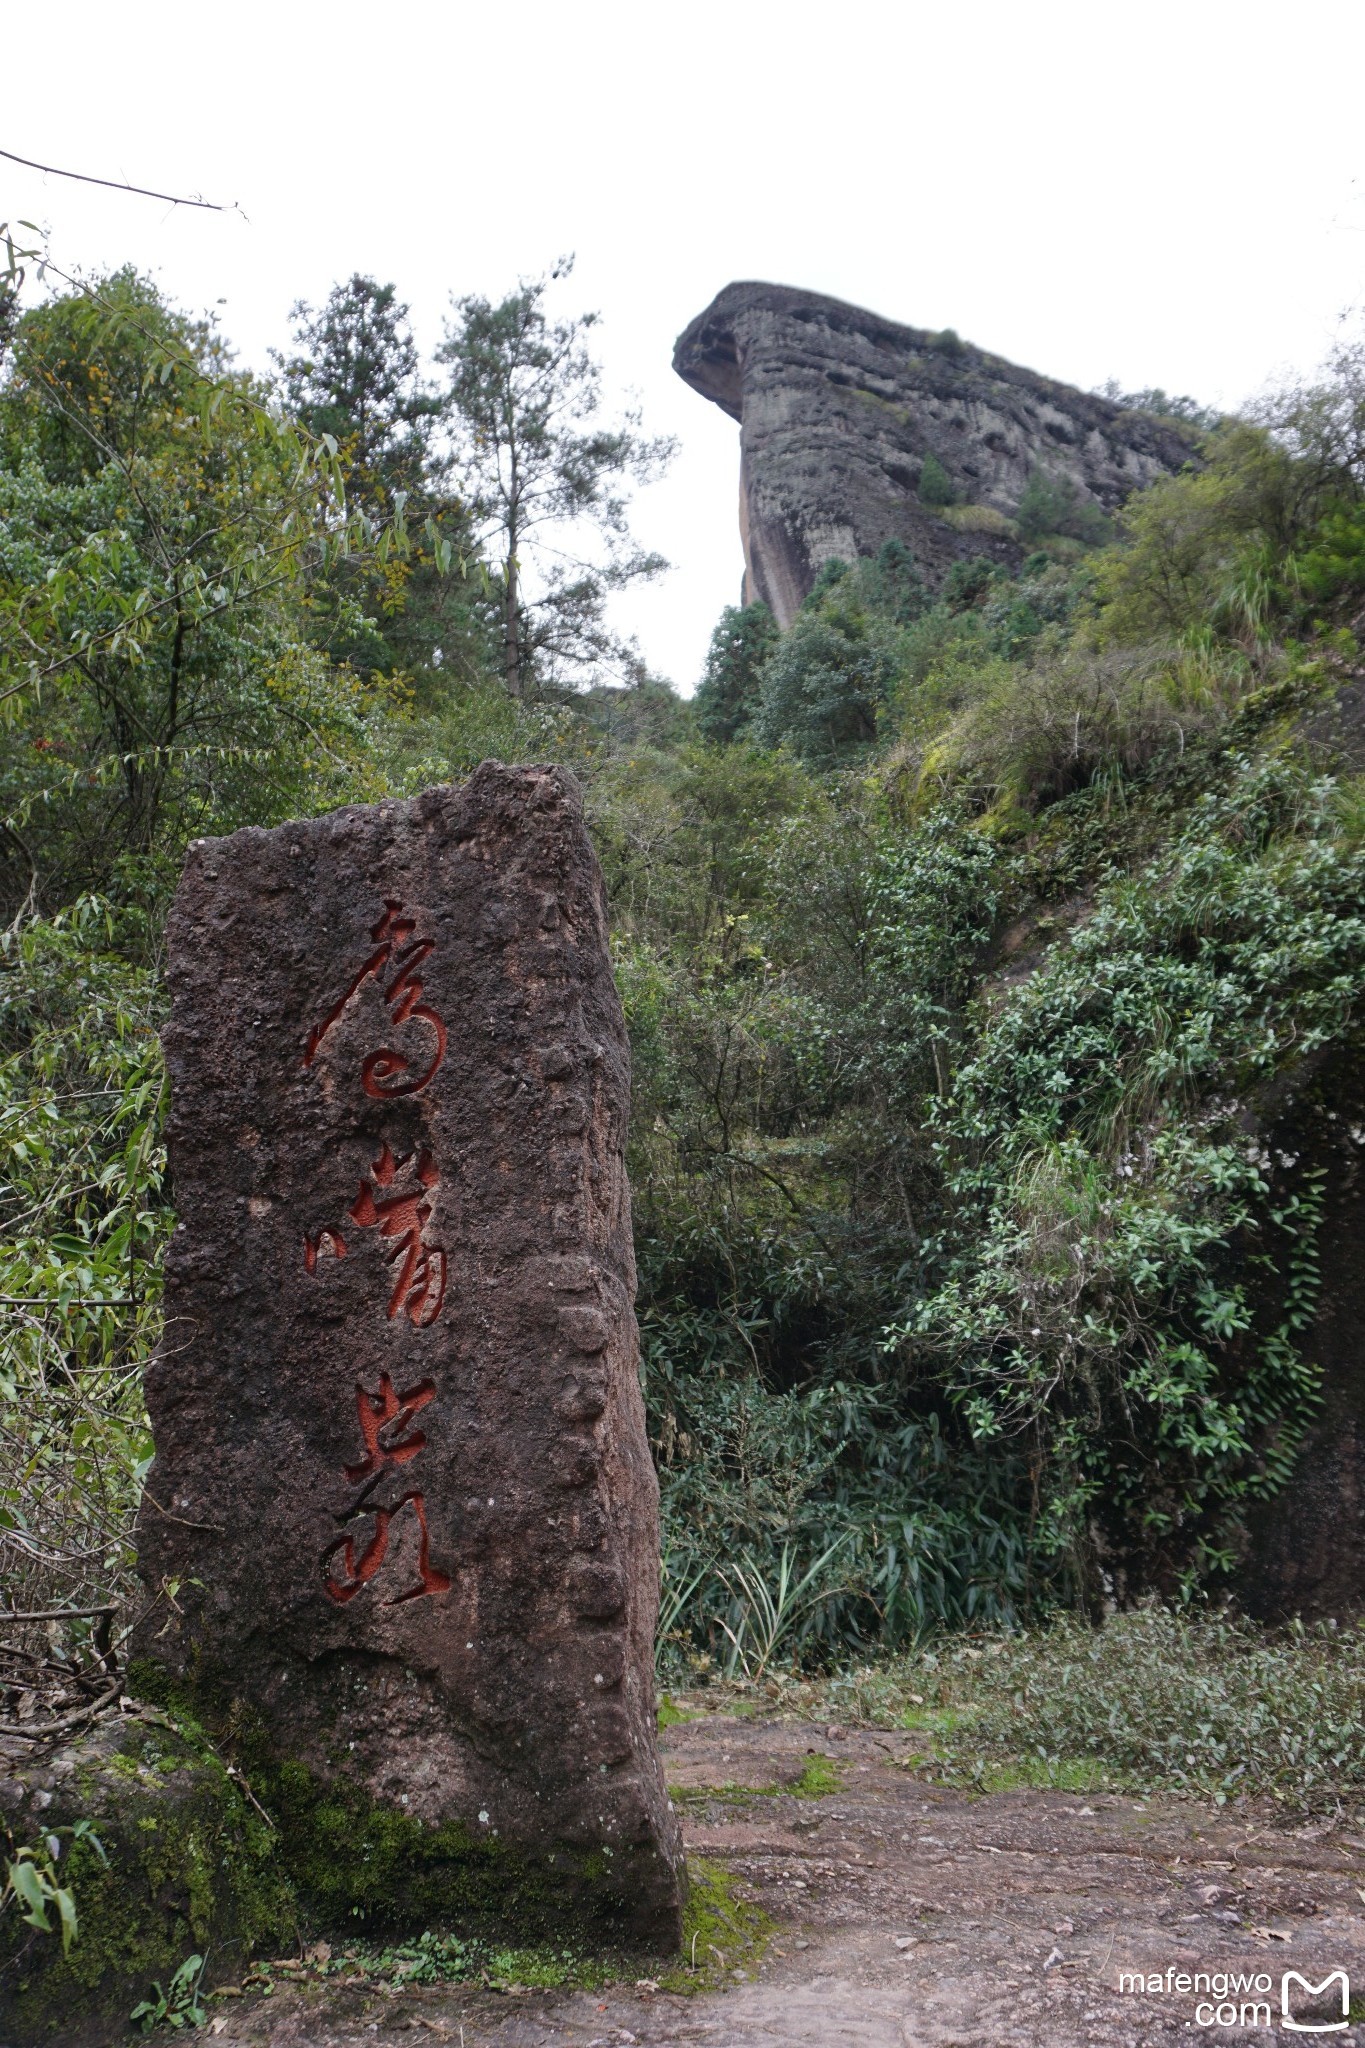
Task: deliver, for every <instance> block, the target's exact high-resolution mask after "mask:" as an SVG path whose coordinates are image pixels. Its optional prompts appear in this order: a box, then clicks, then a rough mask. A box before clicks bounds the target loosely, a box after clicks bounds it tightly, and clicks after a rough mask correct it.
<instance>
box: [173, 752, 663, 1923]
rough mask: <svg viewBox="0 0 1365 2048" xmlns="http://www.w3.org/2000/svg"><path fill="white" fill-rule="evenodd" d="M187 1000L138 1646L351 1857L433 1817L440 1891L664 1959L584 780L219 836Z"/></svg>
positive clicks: (622, 1284)
mask: <svg viewBox="0 0 1365 2048" xmlns="http://www.w3.org/2000/svg"><path fill="white" fill-rule="evenodd" d="M170 981H171V989H172V996H173V1009H172V1016H171V1021H170V1024H169V1026H168V1028H167V1032H166V1049H167V1056H168V1060H169V1065H170V1073H171V1087H172V1120H171V1130H170V1152H171V1164H172V1171H173V1175H174V1187H175V1199H176V1206H177V1212H178V1216H179V1219H180V1220H179V1223H178V1226H177V1229H176V1232H175V1236H174V1239H173V1243H172V1247H171V1251H170V1255H169V1260H168V1267H167V1317H168V1322H167V1338H166V1343H165V1347H164V1350H163V1352H162V1354H161V1357H160V1359H159V1361H158V1362H157V1364H156V1365H155V1367H154V1368H153V1370H152V1372H151V1373H150V1375H149V1380H148V1388H147V1397H148V1405H149V1408H150V1412H151V1417H152V1425H153V1430H154V1432H155V1437H156V1448H157V1457H156V1463H155V1465H154V1466H153V1468H152V1472H151V1475H150V1478H149V1481H148V1489H147V1492H148V1499H147V1503H146V1504H145V1505H144V1509H143V1513H142V1518H141V1523H140V1532H139V1549H140V1558H141V1568H142V1571H143V1573H144V1576H145V1578H146V1580H147V1582H148V1585H149V1586H150V1587H153V1588H156V1587H160V1586H161V1585H162V1584H163V1582H164V1581H165V1580H167V1579H175V1580H178V1581H179V1582H180V1583H179V1590H178V1591H177V1592H176V1594H175V1597H174V1601H173V1602H171V1601H167V1602H164V1603H163V1604H162V1606H161V1607H160V1608H159V1610H158V1612H157V1614H156V1616H155V1617H154V1619H153V1621H152V1622H151V1623H150V1624H149V1625H148V1626H147V1628H146V1629H145V1630H144V1635H143V1643H142V1648H143V1652H144V1654H145V1655H149V1656H151V1657H152V1658H155V1659H156V1660H158V1661H159V1662H160V1664H161V1665H163V1666H164V1667H166V1668H167V1669H168V1670H169V1672H170V1673H171V1674H172V1676H174V1677H176V1678H179V1679H181V1680H183V1681H185V1682H186V1683H187V1684H189V1685H190V1686H191V1687H192V1689H193V1690H194V1692H195V1696H196V1697H197V1698H199V1699H201V1700H204V1699H208V1698H211V1697H217V1698H218V1699H219V1700H220V1701H221V1700H226V1699H229V1698H231V1699H233V1700H236V1701H238V1702H241V1703H242V1705H243V1707H244V1708H245V1710H246V1713H245V1716H244V1715H243V1714H242V1712H241V1711H240V1710H239V1711H238V1713H237V1715H236V1717H235V1720H234V1718H233V1717H232V1716H231V1715H230V1716H229V1722H230V1723H231V1724H232V1725H234V1726H242V1725H248V1724H249V1725H251V1726H254V1727H257V1728H258V1730H259V1731H260V1740H261V1742H262V1743H263V1745H264V1752H265V1753H266V1754H268V1756H269V1757H271V1758H274V1759H279V1758H282V1757H287V1758H291V1759H294V1760H296V1762H297V1763H299V1764H301V1765H303V1766H305V1767H306V1769H307V1771H308V1772H309V1773H311V1774H312V1779H313V1781H315V1782H316V1783H318V1784H322V1785H326V1786H330V1787H331V1788H332V1794H331V1795H329V1796H332V1797H333V1806H334V1807H336V1805H337V1802H338V1801H339V1802H340V1805H339V1808H338V1810H343V1811H345V1812H349V1813H352V1814H353V1815H355V1816H356V1820H355V1830H356V1839H357V1842H358V1839H359V1835H360V1833H361V1832H362V1830H363V1826H367V1825H368V1822H363V1820H362V1816H363V1815H364V1814H366V1813H368V1812H369V1811H370V1809H369V1807H368V1806H367V1805H366V1804H365V1802H374V1803H375V1805H376V1807H377V1808H379V1809H382V1810H385V1811H390V1812H392V1813H393V1814H394V1815H395V1816H401V1817H402V1819H403V1822H404V1823H405V1824H408V1823H418V1824H420V1826H421V1828H423V1829H425V1830H427V1831H429V1837H430V1842H431V1843H432V1844H433V1845H437V1846H438V1847H439V1849H440V1856H441V1857H444V1858H445V1859H446V1861H447V1862H448V1863H449V1864H450V1873H451V1885H450V1900H451V1903H452V1905H453V1906H457V1905H460V1904H468V1903H469V1901H470V1899H471V1896H472V1894H471V1891H470V1886H469V1883H468V1881H467V1879H468V1870H467V1869H465V1870H464V1871H463V1874H462V1869H461V1865H462V1860H463V1862H464V1863H466V1864H468V1865H469V1866H470V1867H473V1866H474V1865H477V1866H478V1867H480V1868H482V1869H485V1870H491V1869H492V1866H494V1865H496V1862H497V1859H498V1856H499V1855H500V1854H502V1853H503V1852H505V1854H506V1857H507V1858H508V1859H509V1863H511V1864H514V1865H515V1868H516V1870H517V1872H518V1873H519V1876H518V1886H519V1888H520V1889H519V1892H518V1895H519V1896H527V1895H528V1894H527V1885H528V1884H529V1886H530V1890H531V1891H533V1892H534V1893H535V1895H536V1898H537V1901H538V1905H537V1911H538V1912H539V1913H540V1917H542V1918H543V1917H545V1914H546V1912H549V1911H553V1910H554V1909H556V1908H562V1909H563V1910H565V1911H571V1912H573V1913H575V1914H576V1915H578V1916H579V1917H580V1918H581V1917H582V1916H583V1915H584V1914H587V1915H589V1916H591V1915H596V1916H597V1918H598V1919H599V1920H600V1921H602V1922H603V1923H605V1924H606V1925H608V1926H610V1927H613V1928H614V1929H615V1930H616V1931H618V1932H619V1933H621V1934H623V1935H629V1936H631V1937H633V1938H638V1939H640V1940H647V1941H652V1942H664V1943H667V1942H670V1941H673V1940H676V1938H677V1934H678V1930H679V1914H680V1900H679V1887H680V1882H681V1876H680V1873H681V1861H680V1852H679V1846H678V1833H677V1828H676V1825H675V1822H674V1819H673V1815H672V1812H671V1809H670V1807H669V1805H668V1800H667V1796H666V1793H665V1790H664V1785H663V1780H662V1777H661V1774H660V1768H659V1762H658V1756H657V1751H656V1746H655V1709H654V1696H653V1679H652V1646H653V1630H654V1622H655V1610H656V1602H657V1584H658V1581H657V1561H658V1519H657V1517H658V1493H657V1485H656V1482H655V1478H654V1473H653V1469H652V1466H651V1464H650V1459H649V1452H648V1446H647V1443H646V1439H645V1430H644V1414H643V1406H642V1402H641V1397H640V1391H639V1383H638V1376H637V1369H636V1368H637V1336H636V1329H635V1320H634V1313H633V1308H632V1302H633V1297H634V1278H635V1276H634V1264H633V1258H632V1252H631V1236H630V1203H629V1193H628V1189H627V1185H626V1179H625V1170H624V1164H623V1143H624V1137H625V1123H626V1113H627V1104H628V1092H629V1065H628V1063H629V1054H628V1047H627V1041H626V1035H625V1028H624V1023H623V1019H622V1016H621V1011H620V1006H619V1003H618V1001H617V998H616V993H615V989H614V987H613V984H612V979H611V972H610V966H609V961H608V955H607V944H606V930H605V919H604V910H603V899H602V889H601V880H600V875H599V873H598V870H597V866H596V862H595V859H594V857H593V854H592V850H591V847H590V845H589V842H588V839H587V836H586V833H585V831H584V828H583V824H582V818H581V813H580V808H579V803H578V798H577V794H576V791H575V787H574V785H573V783H572V780H571V779H570V778H569V777H567V776H566V775H564V774H563V773H562V771H559V770H556V769H532V768H525V769H510V768H503V767H500V766H498V765H497V764H495V763H492V762H486V763H485V764H484V765H483V767H481V768H480V769H479V770H478V771H477V773H476V774H475V775H474V776H473V777H472V778H471V780H470V781H469V782H468V783H467V784H466V785H465V786H464V787H463V788H462V789H458V790H433V791H429V792H427V793H426V794H425V795H423V796H420V797H417V798H415V799H413V800H412V801H411V802H410V803H387V804H380V805H378V806H376V807H374V808H370V809H361V808H354V809H349V810H343V811H338V812H336V813H334V814H333V815H332V816H330V817H325V818H318V819H313V820H310V821H309V822H307V823H302V824H295V825H289V826H284V827H281V828H279V829H278V830H274V831H260V830H254V829H253V830H247V831H242V832H238V833H236V834H234V835H233V836H232V837H231V838H230V839H223V840H206V841H201V842H199V843H198V844H197V845H196V846H194V847H193V848H192V850H191V852H190V855H189V858H188V860H187V863H186V868H185V873H184V876H183V878H182V881H181V885H180V889H179V892H178V894H177V897H176V902H175V908H174V912H173V915H172V919H171V925H170ZM262 1768H265V1766H262ZM296 1775H297V1774H296ZM280 1782H281V1783H282V1785H283V1786H284V1788H285V1792H286V1793H287V1794H288V1796H289V1797H291V1798H292V1797H293V1796H294V1794H293V1792H291V1791H290V1787H291V1786H295V1779H291V1778H289V1777H288V1776H287V1774H286V1777H285V1778H284V1779H283V1780H281V1781H280ZM295 1789H296V1786H295ZM305 1804H306V1802H305ZM328 1811H329V1812H331V1811H332V1809H331V1808H329V1809H328ZM286 1832H287V1830H286ZM342 1836H343V1840H342V1842H341V1844H340V1846H339V1849H338V1851H337V1854H338V1857H339V1860H340V1862H341V1863H342V1864H344V1861H345V1857H346V1854H347V1853H348V1852H347V1847H346V1830H345V1829H343V1830H342ZM424 1839H426V1838H425V1837H424ZM463 1842H467V1843H468V1844H469V1851H470V1853H469V1857H468V1858H467V1859H462V1857H461V1854H460V1853H459V1852H460V1845H461V1843H463ZM452 1844H453V1845H454V1846H453V1848H452ZM367 1853H368V1852H367ZM425 1853H426V1852H425V1851H424V1850H421V1849H420V1845H419V1860H420V1856H421V1855H422V1854H425ZM357 1854H358V1850H357ZM432 1854H433V1855H435V1854H436V1848H435V1847H433V1849H432ZM437 1860H438V1861H439V1860H440V1859H439V1858H438V1859H437ZM537 1872H539V1874H540V1881H539V1882H537V1881H536V1873H537ZM301 1874H302V1877H303V1879H304V1881H305V1885H307V1884H308V1883H309V1882H310V1874H309V1872H308V1871H306V1870H305V1871H303V1872H302V1873H301ZM428 1876H430V1872H428ZM333 1877H335V1879H336V1884H335V1885H332V1887H331V1891H330V1893H329V1895H330V1896H333V1897H336V1898H341V1899H344V1897H345V1896H346V1895H347V1894H346V1893H345V1884H344V1880H345V1878H346V1873H345V1871H344V1870H341V1871H338V1872H332V1871H329V1870H325V1871H323V1872H322V1873H321V1880H327V1881H330V1880H331V1879H332V1878H333ZM311 1882H312V1889H313V1892H314V1895H316V1893H317V1891H318V1888H319V1882H320V1879H319V1873H318V1872H317V1871H316V1870H315V1871H314V1872H313V1873H312V1879H311ZM338 1886H339V1887H340V1889H338V1888H337V1887H338ZM322 1889H323V1890H324V1892H326V1891H328V1883H327V1882H323V1883H322ZM494 1889H496V1887H495V1888H494ZM514 1889H516V1888H514ZM356 1896H357V1897H363V1896H364V1894H363V1889H362V1890H360V1891H358V1892H357V1894H356ZM421 1897H422V1907H421V1910H422V1911H423V1913H424V1914H426V1915H430V1913H431V1912H432V1911H434V1910H438V1909H439V1906H440V1899H439V1897H437V1898H435V1899H433V1895H432V1892H431V1888H430V1884H429V1883H428V1884H427V1885H426V1888H425V1889H424V1890H423V1892H422V1894H421ZM367 1910H369V1909H368V1908H367ZM387 1917H388V1918H389V1920H390V1921H391V1922H392V1920H393V1918H394V1917H395V1916H394V1913H393V1912H390V1913H389V1914H388V1915H387ZM399 1917H401V1915H399Z"/></svg>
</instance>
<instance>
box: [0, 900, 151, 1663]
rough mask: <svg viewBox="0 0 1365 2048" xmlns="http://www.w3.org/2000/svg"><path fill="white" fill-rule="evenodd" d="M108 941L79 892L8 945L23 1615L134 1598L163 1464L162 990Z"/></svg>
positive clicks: (13, 1544) (8, 1346)
mask: <svg viewBox="0 0 1365 2048" xmlns="http://www.w3.org/2000/svg"><path fill="white" fill-rule="evenodd" d="M113 937H114V920H113V918H112V916H111V914H110V912H109V911H108V909H107V908H106V907H105V906H103V905H100V904H98V903H93V902H85V903H81V904H77V905H76V906H75V907H74V909H73V910H72V911H71V912H69V913H66V914H64V915H62V916H60V917H58V918H55V919H52V920H50V921H46V922H34V923H31V924H29V925H28V926H26V927H24V928H23V929H22V930H20V931H19V932H14V931H11V932H9V933H7V934H5V935H4V937H3V940H2V941H0V1128H3V1131H4V1136H5V1142H6V1154H7V1170H6V1177H5V1181H4V1185H3V1193H0V1240H3V1246H2V1248H0V1295H3V1296H4V1297H5V1305H4V1307H3V1308H0V1314H2V1315H3V1317H4V1320H5V1343H4V1346H3V1352H0V1571H2V1572H3V1577H4V1581H5V1588H6V1597H7V1602H8V1604H9V1605H10V1606H11V1607H14V1608H24V1609H28V1610H35V1609H43V1608H47V1607H52V1606H59V1607H61V1606H89V1605H91V1604H94V1603H97V1602H99V1601H101V1600H107V1599H108V1598H109V1597H110V1596H111V1594H112V1595H114V1596H116V1597H117V1596H120V1595H122V1594H124V1593H126V1592H127V1591H129V1590H130V1588H131V1586H132V1583H133V1554H132V1520H133V1514H134V1511H135V1508H136V1505H137V1501H138V1496H139V1492H140V1489H141V1485H142V1481H143V1477H144V1475H145V1473H146V1470H147V1467H148V1465H149V1464H150V1462H151V1439H150V1435H149V1432H148V1429H147V1423H146V1416H145V1413H144V1410H143V1405H142V1370H143V1367H144V1365H145V1364H146V1362H147V1360H148V1358H149V1357H150V1355H151V1352H152V1349H153V1346H154V1345H155V1343H156V1341H157V1338H158V1336H159V1334H160V1329H161V1274H160V1265H159V1255H160V1250H161V1246H162V1244H163V1242H164V1240H165V1236H166V1233H167V1231H168V1229H169V1225H170V1216H169V1211H168V1207H167V1202H166V1197H165V1193H164V1190H163V1176H164V1172H165V1156H164V1151H163V1147H162V1140H161V1114H162V1091H163V1085H164V1083H163V1070H162V1063H161V1047H160V1044H159V1042H158V1040H157V1036H156V1027H157V1024H158V1023H159V1021H160V1017H161V1013H162V1002H163V999H162V994H161V990H160V988H159V986H158V984H157V981H156V979H155V977H154V976H153V975H152V974H150V973H149V972H147V971H145V970H139V969H135V968H131V967H129V966H128V965H127V964H126V962H125V961H123V960H121V959H120V958H119V957H118V956H117V955H116V954H115V953H114V952H113V950H112V941H113ZM74 1626H76V1627H77V1628H78V1630H84V1631H85V1632H86V1633H88V1632H89V1628H90V1624H89V1623H82V1624H75V1625H74Z"/></svg>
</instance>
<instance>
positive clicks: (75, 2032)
mask: <svg viewBox="0 0 1365 2048" xmlns="http://www.w3.org/2000/svg"><path fill="white" fill-rule="evenodd" d="M53 1777H54V1773H53V1772H52V1771H51V1770H44V1769H43V1768H42V1767H41V1766H38V1765H35V1766H34V1767H32V1769H27V1770H26V1769H25V1768H23V1767H21V1768H20V1769H19V1770H17V1771H16V1772H15V1773H14V1777H13V1780H12V1782H13V1784H14V1785H15V1786H16V1787H18V1789H19V1791H20V1794H21V1801H20V1803H19V1804H17V1805H15V1806H14V1807H12V1808H11V1809H10V1811H9V1814H8V1821H7V1828H6V1833H7V1836H8V1853H10V1854H12V1853H13V1851H14V1849H15V1848H17V1847H18V1846H19V1845H20V1844H21V1843H22V1842H23V1841H25V1840H32V1839H36V1838H37V1837H38V1836H39V1834H41V1833H43V1832H47V1831H51V1830H53V1829H55V1828H60V1827H62V1826H69V1825H70V1824H71V1823H72V1822H73V1821H75V1820H78V1819H82V1818H84V1819H88V1820H90V1821H91V1822H92V1823H93V1829H94V1833H95V1835H96V1836H97V1837H98V1840H99V1843H100V1846H101V1848H102V1849H103V1852H104V1857H103V1858H102V1857H101V1855H100V1853H99V1851H98V1850H97V1849H96V1848H95V1847H93V1845H92V1844H91V1843H90V1842H89V1841H88V1839H87V1840H78V1841H76V1842H75V1843H73V1844H72V1846H71V1847H70V1848H69V1850H68V1851H67V1854H66V1855H65V1856H64V1858H63V1860H62V1863H61V1865H60V1869H61V1874H62V1880H63V1882H64V1883H65V1884H66V1885H67V1886H68V1887H69V1888H70V1890H71V1892H72V1894H73V1896H74V1898H75V1902H76V1911H77V1916H78V1921H79V1931H78V1935H77V1939H76V1940H75V1942H74V1943H73V1944H72V1947H71V1949H70V1951H69V1953H67V1954H64V1953H63V1951H62V1945H61V1942H60V1940H59V1939H58V1938H57V1937H56V1935H49V1934H43V1933H41V1932H40V1931H38V1930H36V1929H33V1928H30V1927H28V1926H26V1925H25V1924H24V1923H22V1922H21V1921H20V1920H19V1919H18V1917H17V1915H15V1914H12V1913H10V1914H7V1915H6V1916H5V1918H4V1919H3V1921H0V2038H2V2039H4V2040H5V2041H6V2042H7V2043H13V2044H14V2048H22V2044H27V2043H30V2042H33V2043H36V2042H44V2041H60V2042H61V2043H62V2044H63V2048H74V2044H76V2043H78V2042H83V2041H99V2040H104V2039H107V2038H109V2029H110V2027H111V2026H114V2025H119V2026H121V2025H122V2023H123V2022H125V2021H126V2019H127V2015H128V2012H129V2009H130V2007H131V2006H132V2004H133V2003H135V2002H136V2000H137V1999H138V1998H139V1997H140V1996H142V1995H143V1993H144V1992H145V1991H146V1990H147V1989H148V1987H149V1986H150V1985H151V1983H152V1982H153V1980H154V1979H156V1978H161V1979H162V1980H163V1981H164V1980H165V1979H167V1978H168V1977H169V1976H170V1975H171V1974H172V1973H173V1972H174V1971H175V1969H176V1968H177V1966H178V1965H179V1964H180V1963H181V1962H183V1961H184V1959H185V1957H186V1955H187V1954H190V1953H192V1952H193V1951H195V1950H198V1951H200V1952H201V1953H202V1952H204V1951H205V1950H208V1951H209V1952H211V1955H212V1958H213V1974H214V1975H216V1976H219V1977H221V1976H224V1975H231V1974H233V1973H235V1972H238V1971H240V1969H241V1968H242V1966H243V1965H244V1963H245V1962H246V1960H247V1958H248V1957H249V1956H250V1954H251V1952H252V1950H253V1948H254V1947H255V1946H256V1945H257V1943H258V1942H260V1941H261V1940H262V1939H263V1938H264V1937H265V1936H266V1935H267V1934H268V1935H269V1936H270V1939H271V1940H272V1941H274V1942H278V1941H279V1939H280V1930H281V1928H282V1927H283V1928H285V1929H288V1928H290V1927H291V1925H292V1922H293V1918H294V1906H293V1897H292V1893H291V1890H290V1887H289V1886H288V1884H287V1882H286V1881H285V1879H284V1877H283V1875H282V1872H281V1869H280V1866H279V1859H278V1856H277V1849H276V1841H275V1836H274V1832H273V1830H272V1829H271V1828H270V1827H269V1826H268V1825H267V1824H266V1822H265V1821H264V1820H262V1819H261V1818H260V1816H259V1815H258V1814H257V1813H255V1812H254V1811H253V1810H252V1808H251V1806H250V1804H249V1802H248V1801H247V1800H246V1798H245V1797H244V1796H243V1793H242V1790H241V1788H240V1786H239V1785H238V1784H236V1783H235V1782H234V1781H233V1779H232V1777H231V1776H230V1775H229V1773H228V1770H227V1769H226V1767H225V1766H224V1764H223V1762H222V1760H221V1759H220V1758H219V1757H218V1756H216V1755H215V1754H214V1752H213V1750H212V1748H211V1747H210V1745H209V1744H208V1743H207V1742H206V1741H205V1740H204V1737H203V1735H202V1732H200V1731H198V1730H196V1729H192V1728H182V1727H176V1726H174V1725H171V1724H170V1723H169V1722H168V1721H160V1720H148V1719H146V1718H141V1717H140V1718H137V1719H129V1720H126V1721H120V1722H110V1723H105V1724H103V1725H102V1726H101V1727H100V1728H99V1729H98V1730H97V1731H95V1732H94V1734H92V1736H91V1737H89V1738H87V1739H86V1741H85V1742H84V1743H83V1744H82V1745H81V1746H80V1748H79V1749H78V1751H77V1752H76V1755H75V1757H74V1761H73V1762H72V1763H71V1767H70V1768H69V1769H68V1770H67V1771H65V1772H64V1773H62V1774H60V1775H59V1776H57V1779H56V1782H55V1783H52V1784H48V1785H45V1784H43V1783H42V1782H41V1781H42V1780H43V1779H44V1778H49V1779H50V1778H53ZM44 1792H50V1794H51V1798H50V1803H48V1804H47V1805H42V1804H41V1798H42V1795H43V1793H44ZM149 1805H150V1806H151V1807H152V1808H153V1810H151V1811H149V1810H148V1807H149ZM105 1859H107V1861H106V1860H105Z"/></svg>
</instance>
